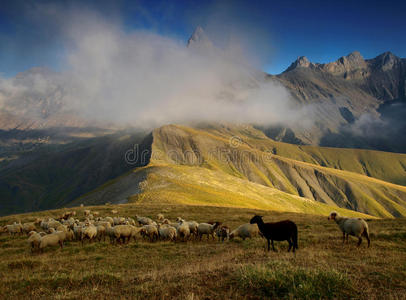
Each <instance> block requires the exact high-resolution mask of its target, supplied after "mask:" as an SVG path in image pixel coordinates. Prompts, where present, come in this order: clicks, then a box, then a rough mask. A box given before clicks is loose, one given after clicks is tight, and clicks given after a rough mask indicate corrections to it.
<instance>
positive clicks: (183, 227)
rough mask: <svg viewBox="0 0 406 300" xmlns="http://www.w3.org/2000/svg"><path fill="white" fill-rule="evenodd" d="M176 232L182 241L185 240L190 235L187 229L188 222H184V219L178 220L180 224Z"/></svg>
mask: <svg viewBox="0 0 406 300" xmlns="http://www.w3.org/2000/svg"><path fill="white" fill-rule="evenodd" d="M177 234H178V237H179V239H182V240H183V241H186V240H187V239H189V237H190V229H189V224H188V223H187V222H185V221H184V220H181V221H180V224H179V226H178V229H177Z"/></svg>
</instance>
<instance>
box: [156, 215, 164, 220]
mask: <svg viewBox="0 0 406 300" xmlns="http://www.w3.org/2000/svg"><path fill="white" fill-rule="evenodd" d="M156 218H157V220H158V221H163V220H164V219H165V218H164V215H163V214H157V215H156Z"/></svg>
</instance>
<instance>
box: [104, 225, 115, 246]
mask: <svg viewBox="0 0 406 300" xmlns="http://www.w3.org/2000/svg"><path fill="white" fill-rule="evenodd" d="M105 227H106V236H108V237H109V239H110V243H111V244H113V243H114V241H115V236H114V227H113V226H111V224H110V222H108V223H106V226H105Z"/></svg>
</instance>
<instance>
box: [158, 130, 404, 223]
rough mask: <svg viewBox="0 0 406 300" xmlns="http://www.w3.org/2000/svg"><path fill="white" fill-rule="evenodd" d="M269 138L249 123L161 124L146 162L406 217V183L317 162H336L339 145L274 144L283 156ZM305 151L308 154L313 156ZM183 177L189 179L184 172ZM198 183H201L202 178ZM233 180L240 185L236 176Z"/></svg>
mask: <svg viewBox="0 0 406 300" xmlns="http://www.w3.org/2000/svg"><path fill="white" fill-rule="evenodd" d="M273 143H274V142H272V141H271V140H270V139H268V138H266V137H265V136H264V135H263V134H261V133H259V132H258V131H256V130H254V129H252V128H251V127H246V128H245V129H244V128H243V129H241V128H236V127H232V126H230V127H228V128H227V127H225V128H224V129H223V128H221V127H219V126H216V127H211V128H208V129H199V128H190V127H185V126H175V125H171V126H164V127H161V128H159V129H156V130H155V131H154V132H153V144H152V157H151V162H156V163H158V164H162V163H163V164H170V165H181V166H185V165H188V166H194V167H196V168H195V169H190V171H191V172H189V175H190V176H191V177H192V175H193V174H192V173H193V172H194V171H195V170H198V168H205V169H209V170H213V171H217V172H218V173H216V176H215V177H217V180H219V181H222V178H223V177H222V176H223V174H227V175H231V176H233V177H235V178H240V179H243V180H245V182H247V181H250V182H254V183H259V184H260V185H263V186H266V187H269V188H272V189H278V190H280V191H284V192H286V193H288V194H291V195H295V196H302V197H304V198H308V199H311V200H316V201H318V202H322V203H326V204H328V205H330V206H339V207H344V208H348V209H352V210H356V211H359V212H364V213H368V214H371V215H375V216H380V217H391V216H406V187H404V186H401V185H396V184H392V183H389V182H385V181H382V180H379V179H375V178H371V177H368V176H365V175H361V174H359V173H356V172H349V171H345V170H340V169H335V168H331V167H327V166H322V163H320V164H319V163H318V162H317V160H320V161H322V160H328V158H330V157H331V160H329V164H334V163H335V162H334V159H335V160H336V161H340V157H341V155H342V154H339V153H340V152H341V149H322V150H317V151H319V152H317V151H316V148H309V149H310V150H312V151H313V152H311V151H310V150H308V152H305V151H302V150H300V149H299V148H298V147H296V146H292V145H288V144H282V143H279V144H280V145H282V147H281V149H283V153H281V154H285V155H286V156H282V155H279V153H280V152H278V149H276V148H275V147H273V146H272V144H273ZM290 148H292V151H290V150H289V149H290ZM280 151H281V150H280ZM329 151H330V152H329ZM333 151H336V153H337V157H338V158H335V156H334V155H333V154H334V153H333ZM287 153H290V154H289V155H290V156H291V157H295V158H296V159H292V158H291V157H289V155H287ZM309 153H313V155H314V156H315V157H316V158H317V159H316V158H312V156H311V155H310V154H309ZM317 153H318V155H319V156H317V155H316V154H317ZM326 153H328V155H329V156H328V155H327V154H326ZM354 153H357V151H353V152H348V159H347V160H346V161H345V164H344V162H343V163H342V164H341V167H342V169H344V166H346V165H347V164H348V165H351V164H352V163H351V161H356V159H357V158H356V157H355V156H354ZM365 153H368V152H365ZM351 155H352V157H351ZM368 155H370V157H371V160H372V158H374V155H376V156H379V155H384V154H381V153H379V152H371V153H369V154H368ZM344 156H345V155H344ZM395 157H396V156H395ZM399 157H400V158H399V159H398V160H397V161H398V162H399V161H401V160H402V159H403V156H402V155H400V156H399ZM390 162H391V161H390V160H389V164H390ZM324 165H327V164H326V163H324ZM368 165H369V164H368ZM378 165H379V164H378ZM382 165H384V163H383V162H382ZM379 168H381V170H384V171H383V173H385V174H389V173H390V165H388V166H385V167H379ZM192 171H193V172H192ZM388 176H389V175H388ZM175 177H176V176H175ZM185 179H186V180H188V177H187V176H186V177H185ZM209 180H213V179H209ZM202 182H204V183H206V181H204V180H202ZM236 184H237V185H241V183H240V182H238V181H236ZM244 184H245V183H243V185H244ZM287 203H288V202H287ZM286 205H288V204H286Z"/></svg>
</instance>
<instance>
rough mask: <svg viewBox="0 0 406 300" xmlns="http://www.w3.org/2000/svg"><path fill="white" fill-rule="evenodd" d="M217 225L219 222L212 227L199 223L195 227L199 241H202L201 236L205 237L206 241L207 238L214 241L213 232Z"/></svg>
mask: <svg viewBox="0 0 406 300" xmlns="http://www.w3.org/2000/svg"><path fill="white" fill-rule="evenodd" d="M219 225H220V224H219V222H215V223H214V224H213V225H210V224H209V223H200V224H199V226H198V227H197V233H198V235H199V238H200V240H202V237H203V235H207V240H208V239H209V236H211V237H212V238H213V239H214V231H215V230H216V228H217V227H218V226H219Z"/></svg>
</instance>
